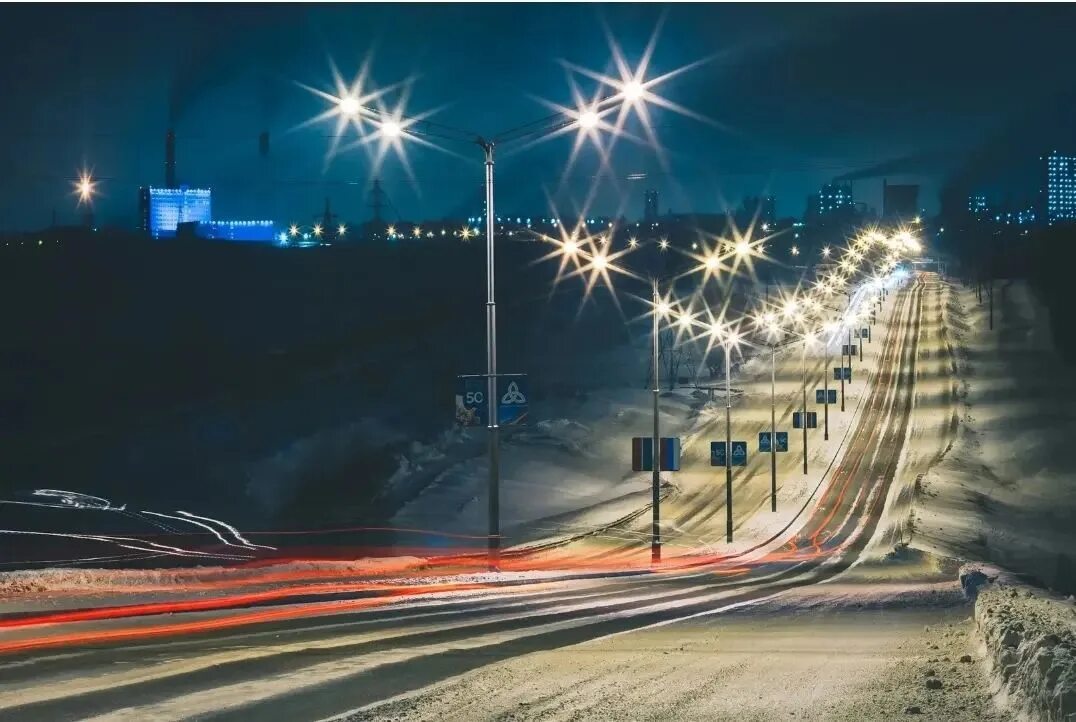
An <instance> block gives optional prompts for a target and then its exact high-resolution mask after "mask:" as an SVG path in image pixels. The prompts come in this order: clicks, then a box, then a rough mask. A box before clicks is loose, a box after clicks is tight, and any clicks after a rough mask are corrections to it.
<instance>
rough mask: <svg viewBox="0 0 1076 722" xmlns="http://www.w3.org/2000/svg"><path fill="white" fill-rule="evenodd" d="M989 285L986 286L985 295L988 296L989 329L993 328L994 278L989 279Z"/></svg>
mask: <svg viewBox="0 0 1076 722" xmlns="http://www.w3.org/2000/svg"><path fill="white" fill-rule="evenodd" d="M989 283H990V285H989V286H987V288H986V295H987V296H989V297H990V330H991V331H993V330H994V279H992V278H991V279H990V282H989Z"/></svg>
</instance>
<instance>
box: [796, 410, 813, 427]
mask: <svg viewBox="0 0 1076 722" xmlns="http://www.w3.org/2000/svg"><path fill="white" fill-rule="evenodd" d="M792 428H793V429H802V428H803V412H802V411H793V412H792ZM807 428H808V429H817V428H818V412H817V411H808V412H807Z"/></svg>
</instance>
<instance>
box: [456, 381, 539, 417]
mask: <svg viewBox="0 0 1076 722" xmlns="http://www.w3.org/2000/svg"><path fill="white" fill-rule="evenodd" d="M486 378H487V377H486V376H485V375H479V374H476V375H469V376H457V377H456V423H457V424H459V425H460V426H486V425H487V424H488V423H489V422H488V415H487V414H488V411H489V402H488V400H487V399H486V394H487V393H488V391H487V388H486ZM497 396H498V398H497V423H498V424H499V425H500V426H519V425H522V424H525V423H527V412H528V411H529V409H530V391H529V386H528V384H527V376H526V375H525V374H502V375H499V376H498V377H497Z"/></svg>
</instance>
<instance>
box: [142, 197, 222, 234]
mask: <svg viewBox="0 0 1076 722" xmlns="http://www.w3.org/2000/svg"><path fill="white" fill-rule="evenodd" d="M139 193H140V198H139V209H140V212H141V215H142V227H143V230H145V231H146V232H147V233H149V235H150V236H151V237H153V238H175V236H176V227H177V226H178V225H179V224H180V223H209V222H210V221H212V219H213V202H212V195H213V194H212V191H210V190H209V189H208V188H188V187H186V186H181V187H179V188H142V189H140V191H139Z"/></svg>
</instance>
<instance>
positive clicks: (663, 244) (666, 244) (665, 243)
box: [658, 238, 669, 251]
mask: <svg viewBox="0 0 1076 722" xmlns="http://www.w3.org/2000/svg"><path fill="white" fill-rule="evenodd" d="M658 246H659V247H660V248H661V250H663V251H664V250H666V249H668V248H669V239H668V238H662V239H661V240H660V241H659V242H658Z"/></svg>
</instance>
